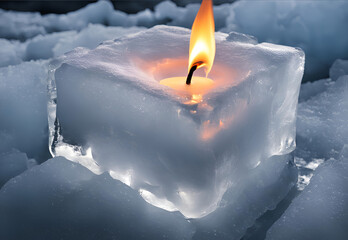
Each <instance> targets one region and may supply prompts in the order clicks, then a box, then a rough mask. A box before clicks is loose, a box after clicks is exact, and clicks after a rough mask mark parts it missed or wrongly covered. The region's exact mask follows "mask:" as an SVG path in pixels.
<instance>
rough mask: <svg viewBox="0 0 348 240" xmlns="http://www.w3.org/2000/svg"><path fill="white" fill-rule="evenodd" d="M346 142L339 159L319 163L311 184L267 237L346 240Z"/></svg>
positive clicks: (347, 167) (347, 157)
mask: <svg viewBox="0 0 348 240" xmlns="http://www.w3.org/2000/svg"><path fill="white" fill-rule="evenodd" d="M347 172H348V145H346V146H345V148H344V149H343V150H342V153H341V156H340V159H339V160H335V159H331V160H328V161H326V162H325V163H323V164H322V165H321V166H320V167H319V168H318V169H317V170H316V171H315V173H314V176H313V178H312V179H311V183H310V184H309V185H308V186H307V187H306V188H305V190H303V192H302V193H301V194H300V195H299V196H298V197H297V198H296V199H295V200H293V202H292V203H291V205H290V206H289V208H288V209H287V210H286V211H285V213H284V214H283V215H282V217H281V218H280V219H279V220H278V221H277V222H276V223H275V224H274V225H273V226H272V227H271V228H270V230H269V231H268V233H267V238H266V239H267V240H271V239H284V240H286V239H301V240H305V239H318V240H321V239H323V240H324V239H342V240H343V239H346V237H347V234H348V229H347V224H348V211H347V210H348V209H347V206H348V188H347V185H348V178H347Z"/></svg>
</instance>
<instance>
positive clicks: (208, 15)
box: [188, 0, 215, 75]
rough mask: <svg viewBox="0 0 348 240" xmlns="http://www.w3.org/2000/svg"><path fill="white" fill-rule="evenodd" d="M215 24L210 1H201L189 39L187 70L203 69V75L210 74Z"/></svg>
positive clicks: (213, 54)
mask: <svg viewBox="0 0 348 240" xmlns="http://www.w3.org/2000/svg"><path fill="white" fill-rule="evenodd" d="M214 32H215V24H214V14H213V2H212V0H203V1H202V4H201V7H200V8H199V11H198V13H197V16H196V19H195V21H194V22H193V25H192V31H191V39H190V57H189V68H188V71H190V69H191V68H192V66H195V65H197V68H201V67H205V73H206V75H208V73H209V72H210V70H211V68H212V66H213V62H214V58H215V36H214Z"/></svg>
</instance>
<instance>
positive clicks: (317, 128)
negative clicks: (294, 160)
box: [296, 75, 348, 162]
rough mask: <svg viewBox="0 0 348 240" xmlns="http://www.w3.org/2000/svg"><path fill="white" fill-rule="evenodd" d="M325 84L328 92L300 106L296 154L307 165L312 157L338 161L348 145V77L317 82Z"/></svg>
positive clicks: (321, 92) (317, 95) (323, 92)
mask: <svg viewBox="0 0 348 240" xmlns="http://www.w3.org/2000/svg"><path fill="white" fill-rule="evenodd" d="M323 83H324V89H326V90H324V91H322V90H321V91H319V92H320V93H318V94H316V95H314V96H312V97H311V98H309V99H308V100H307V101H304V102H301V103H300V104H299V106H298V118H297V149H296V152H297V156H298V157H301V158H304V159H305V160H306V161H307V162H308V161H310V160H311V158H324V159H329V158H336V159H337V156H338V154H339V152H340V150H341V149H342V147H343V145H344V144H347V143H348V128H347V119H348V75H346V76H341V77H340V78H339V79H338V80H337V81H336V82H331V81H329V80H322V81H320V82H318V84H321V85H322V84H323ZM314 84H315V83H314ZM311 85H313V84H306V85H305V86H304V87H310V86H311Z"/></svg>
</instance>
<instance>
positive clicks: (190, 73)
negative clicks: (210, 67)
mask: <svg viewBox="0 0 348 240" xmlns="http://www.w3.org/2000/svg"><path fill="white" fill-rule="evenodd" d="M196 69H197V65H196V64H195V65H193V66H192V67H191V69H190V72H189V73H188V75H187V78H186V84H187V85H190V84H191V79H192V75H193V72H194V71H196Z"/></svg>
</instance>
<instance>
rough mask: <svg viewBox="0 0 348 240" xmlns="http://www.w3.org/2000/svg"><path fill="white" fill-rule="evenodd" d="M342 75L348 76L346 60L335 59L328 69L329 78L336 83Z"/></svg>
mask: <svg viewBox="0 0 348 240" xmlns="http://www.w3.org/2000/svg"><path fill="white" fill-rule="evenodd" d="M344 75H348V60H342V59H337V60H336V61H335V62H334V63H333V64H332V66H331V68H330V78H331V80H333V81H336V80H337V79H338V78H339V77H340V76H344Z"/></svg>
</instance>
